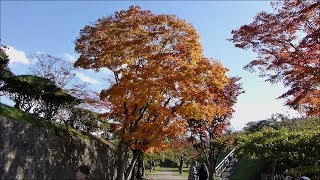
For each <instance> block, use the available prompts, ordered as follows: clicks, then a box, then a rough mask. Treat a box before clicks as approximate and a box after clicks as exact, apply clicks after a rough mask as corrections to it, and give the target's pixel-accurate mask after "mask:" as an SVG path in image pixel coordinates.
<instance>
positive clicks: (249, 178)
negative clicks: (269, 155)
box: [230, 158, 266, 180]
mask: <svg viewBox="0 0 320 180" xmlns="http://www.w3.org/2000/svg"><path fill="white" fill-rule="evenodd" d="M265 166H266V163H265V162H263V161H261V160H252V159H245V158H242V159H240V161H239V164H238V167H237V169H236V170H235V172H234V173H233V175H232V176H231V178H230V180H243V179H246V180H254V179H260V172H261V170H263V169H264V168H265Z"/></svg>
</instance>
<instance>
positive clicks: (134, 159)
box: [124, 150, 142, 180]
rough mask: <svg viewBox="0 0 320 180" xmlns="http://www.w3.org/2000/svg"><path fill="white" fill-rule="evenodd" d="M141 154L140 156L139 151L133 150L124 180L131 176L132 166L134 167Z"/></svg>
mask: <svg viewBox="0 0 320 180" xmlns="http://www.w3.org/2000/svg"><path fill="white" fill-rule="evenodd" d="M141 154H142V151H141V150H133V157H132V159H131V163H130V165H129V167H128V169H127V170H126V173H125V177H124V179H125V180H127V179H130V177H131V174H132V170H133V168H134V166H135V165H136V162H137V160H138V158H139V157H140V155H141Z"/></svg>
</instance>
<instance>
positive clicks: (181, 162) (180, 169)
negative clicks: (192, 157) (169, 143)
mask: <svg viewBox="0 0 320 180" xmlns="http://www.w3.org/2000/svg"><path fill="white" fill-rule="evenodd" d="M182 169H183V158H182V156H181V157H180V164H179V173H180V174H182Z"/></svg>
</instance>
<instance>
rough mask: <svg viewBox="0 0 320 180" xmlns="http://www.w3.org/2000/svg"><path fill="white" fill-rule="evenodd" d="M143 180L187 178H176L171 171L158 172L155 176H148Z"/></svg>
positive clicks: (181, 178) (180, 178)
mask: <svg viewBox="0 0 320 180" xmlns="http://www.w3.org/2000/svg"><path fill="white" fill-rule="evenodd" d="M144 178H145V179H149V180H152V179H159V180H166V179H177V180H187V179H188V177H184V176H177V175H174V172H173V171H160V172H159V173H157V174H150V175H147V176H145V177H144Z"/></svg>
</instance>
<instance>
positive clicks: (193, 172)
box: [188, 161, 197, 180]
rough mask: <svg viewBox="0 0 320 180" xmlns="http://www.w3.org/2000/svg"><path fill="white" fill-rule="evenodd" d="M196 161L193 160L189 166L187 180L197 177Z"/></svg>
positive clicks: (194, 179)
mask: <svg viewBox="0 0 320 180" xmlns="http://www.w3.org/2000/svg"><path fill="white" fill-rule="evenodd" d="M196 168H197V162H196V161H193V162H192V164H191V167H190V171H189V176H188V180H196V179H197V169H196Z"/></svg>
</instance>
